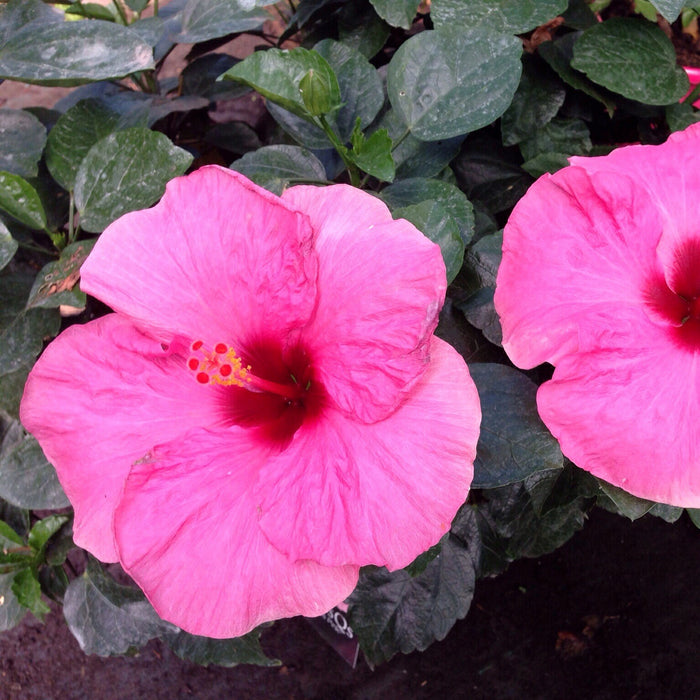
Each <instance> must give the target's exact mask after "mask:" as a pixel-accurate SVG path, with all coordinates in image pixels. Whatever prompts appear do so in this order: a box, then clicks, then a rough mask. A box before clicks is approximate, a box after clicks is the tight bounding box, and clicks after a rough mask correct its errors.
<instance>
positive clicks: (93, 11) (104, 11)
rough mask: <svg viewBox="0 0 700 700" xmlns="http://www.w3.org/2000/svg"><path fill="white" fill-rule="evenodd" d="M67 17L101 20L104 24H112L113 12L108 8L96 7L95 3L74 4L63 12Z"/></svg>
mask: <svg viewBox="0 0 700 700" xmlns="http://www.w3.org/2000/svg"><path fill="white" fill-rule="evenodd" d="M65 13H66V14H67V15H75V16H77V17H85V18H87V19H101V20H105V21H106V22H114V21H115V15H114V12H112V10H111V9H110V8H109V7H105V6H104V5H98V4H97V3H96V2H80V1H79V2H76V3H74V4H72V5H71V6H70V7H67V8H66V10H65Z"/></svg>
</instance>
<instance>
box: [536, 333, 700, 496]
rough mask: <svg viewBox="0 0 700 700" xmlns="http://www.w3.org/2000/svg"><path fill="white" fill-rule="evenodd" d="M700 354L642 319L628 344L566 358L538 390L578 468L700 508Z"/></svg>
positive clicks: (545, 414) (543, 411)
mask: <svg viewBox="0 0 700 700" xmlns="http://www.w3.org/2000/svg"><path fill="white" fill-rule="evenodd" d="M699 357H700V356H699V355H698V353H696V352H687V351H685V350H682V349H680V348H679V347H678V346H677V344H676V343H675V342H674V341H673V337H672V333H671V332H670V331H665V330H664V329H660V328H658V327H656V326H654V325H653V324H651V323H647V324H641V325H640V326H639V327H638V329H637V332H636V335H635V336H633V337H630V338H629V344H628V346H627V347H615V348H610V349H598V350H595V351H593V352H589V353H581V354H575V355H571V356H570V357H566V358H563V359H562V360H561V361H560V363H559V364H558V365H557V368H556V370H555V372H554V377H553V379H552V380H551V381H548V382H545V383H544V384H543V385H542V386H541V387H540V389H539V393H538V396H537V403H538V408H539V412H540V415H541V416H542V419H543V420H544V422H545V423H546V425H547V427H548V428H549V429H550V430H551V431H552V433H553V434H554V436H555V437H556V438H557V439H558V440H559V442H560V444H561V447H562V451H563V452H564V454H565V455H566V456H567V457H569V458H570V459H571V460H572V461H573V462H574V463H575V464H577V465H578V466H579V467H582V468H584V469H586V470H588V471H590V472H591V473H593V474H595V475H596V476H598V477H600V478H601V479H604V480H606V481H608V482H610V483H612V484H614V485H615V486H619V487H620V488H623V489H624V490H625V491H629V492H630V493H632V494H634V495H635V496H639V497H640V498H646V499H649V500H652V501H658V502H660V503H668V504H671V505H675V506H683V507H688V508H698V507H700V440H698V426H697V417H698V415H700V395H699V394H698V387H699V386H700V374H699V372H700V367H699V364H698V363H699Z"/></svg>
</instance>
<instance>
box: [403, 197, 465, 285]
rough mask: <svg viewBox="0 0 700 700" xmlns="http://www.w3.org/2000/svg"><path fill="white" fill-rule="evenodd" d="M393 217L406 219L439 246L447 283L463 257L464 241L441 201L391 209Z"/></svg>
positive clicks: (451, 278)
mask: <svg viewBox="0 0 700 700" xmlns="http://www.w3.org/2000/svg"><path fill="white" fill-rule="evenodd" d="M392 215H393V217H394V218H395V219H406V220H407V221H410V222H411V223H412V224H413V225H414V226H415V227H416V228H417V229H419V230H420V231H422V232H423V234H424V235H425V236H426V237H427V238H429V239H430V240H431V241H432V242H433V243H437V244H438V245H439V246H440V252H441V253H442V259H443V260H444V262H445V271H446V273H447V282H448V284H449V283H450V282H451V281H452V280H453V279H454V278H455V277H456V276H457V273H458V272H459V269H460V268H461V267H462V260H463V259H464V243H463V242H462V237H461V236H460V229H459V224H458V223H457V222H456V221H455V219H454V217H453V216H452V215H451V214H450V212H449V210H448V209H447V207H446V206H445V205H444V204H442V203H441V202H432V201H428V200H426V201H424V202H420V203H419V204H409V205H408V206H405V207H398V208H396V209H394V210H393V211H392Z"/></svg>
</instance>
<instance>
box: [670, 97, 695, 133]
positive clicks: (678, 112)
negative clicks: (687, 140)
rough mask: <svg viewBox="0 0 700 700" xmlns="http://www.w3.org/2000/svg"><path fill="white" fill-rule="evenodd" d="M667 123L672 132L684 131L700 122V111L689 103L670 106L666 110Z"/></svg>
mask: <svg viewBox="0 0 700 700" xmlns="http://www.w3.org/2000/svg"><path fill="white" fill-rule="evenodd" d="M665 112H666V123H667V124H668V128H669V129H670V130H671V131H683V130H684V129H687V128H688V127H689V126H690V125H691V124H697V123H698V122H700V111H698V110H697V109H694V108H693V106H692V105H690V104H688V103H687V102H679V103H674V104H672V105H669V106H668V107H666V109H665Z"/></svg>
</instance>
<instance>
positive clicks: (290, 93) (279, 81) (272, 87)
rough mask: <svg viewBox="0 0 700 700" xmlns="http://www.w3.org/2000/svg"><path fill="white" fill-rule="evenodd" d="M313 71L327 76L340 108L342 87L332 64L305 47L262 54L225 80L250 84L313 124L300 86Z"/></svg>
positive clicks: (240, 65)
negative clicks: (304, 78)
mask: <svg viewBox="0 0 700 700" xmlns="http://www.w3.org/2000/svg"><path fill="white" fill-rule="evenodd" d="M310 70H313V71H315V72H317V73H318V74H319V75H323V76H324V77H325V79H326V81H327V82H328V84H329V85H330V86H331V92H332V94H331V99H332V101H333V102H334V103H335V104H338V105H339V104H340V102H341V98H340V88H339V87H338V80H337V78H336V77H335V73H334V72H333V69H332V68H331V67H330V65H329V64H328V61H326V59H325V58H323V57H322V56H321V55H320V54H318V53H317V52H315V51H309V50H307V49H303V48H296V49H292V50H290V51H282V50H280V49H270V50H269V51H258V52H256V53H254V54H252V55H251V56H248V57H247V58H246V59H245V60H243V61H241V62H240V63H237V64H236V65H235V66H233V67H232V68H230V69H229V70H227V71H226V72H225V73H224V74H223V76H222V78H225V79H229V80H236V81H238V82H241V83H243V84H244V85H248V86H249V87H252V88H253V89H254V90H256V91H257V92H259V93H260V94H261V95H263V97H266V98H267V99H268V100H270V101H272V102H274V103H276V104H278V105H279V106H280V107H283V108H284V109H286V110H289V111H290V112H292V113H293V114H296V115H297V116H298V117H301V118H302V119H307V120H310V121H312V122H313V118H312V117H311V115H310V114H309V112H308V110H307V109H306V107H305V106H304V100H303V99H302V96H301V93H300V92H299V83H300V82H301V79H302V78H303V77H304V76H305V75H306V74H307V73H308V72H309V71H310Z"/></svg>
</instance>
